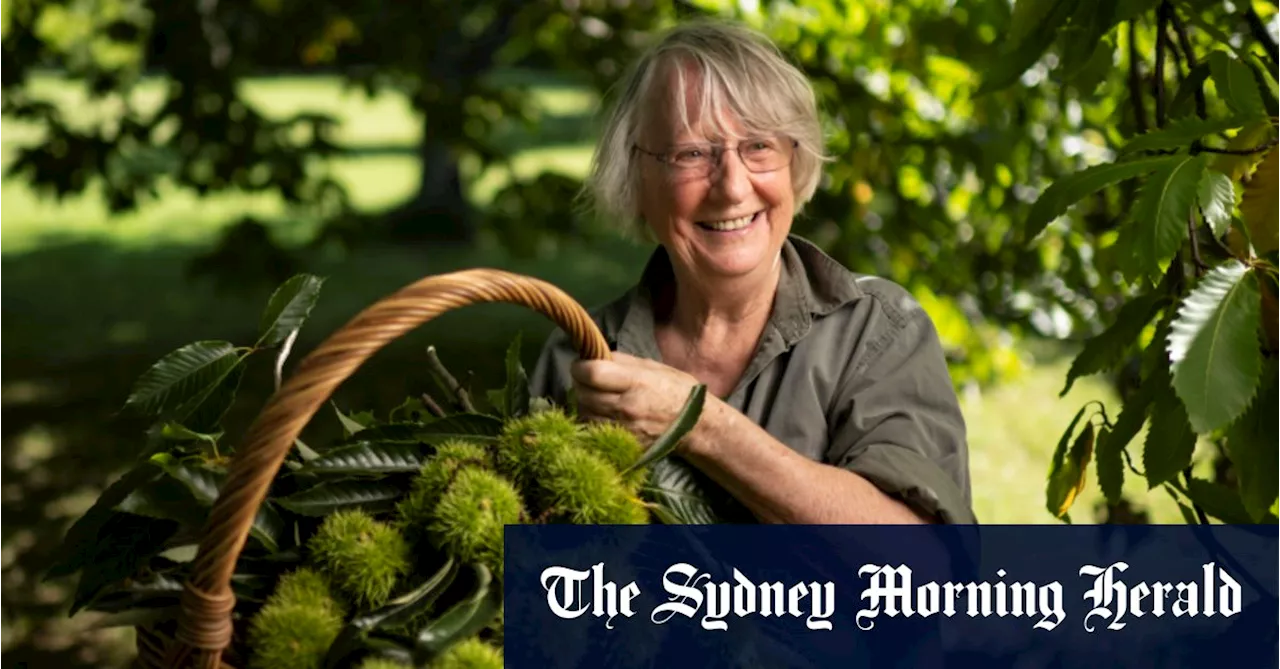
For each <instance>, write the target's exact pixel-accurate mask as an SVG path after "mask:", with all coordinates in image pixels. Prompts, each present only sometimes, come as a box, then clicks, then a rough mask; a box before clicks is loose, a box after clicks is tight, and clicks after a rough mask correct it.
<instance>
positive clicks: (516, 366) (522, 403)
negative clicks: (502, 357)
mask: <svg viewBox="0 0 1280 669" xmlns="http://www.w3.org/2000/svg"><path fill="white" fill-rule="evenodd" d="M502 408H503V411H505V412H506V414H505V415H506V416H507V417H508V418H510V417H512V416H523V415H525V414H526V413H529V375H528V374H527V373H526V372H525V369H524V365H523V364H522V363H521V362H520V334H519V333H516V337H515V339H514V340H513V341H512V342H511V346H510V347H509V348H508V349H507V385H506V388H505V389H504V392H503V407H502Z"/></svg>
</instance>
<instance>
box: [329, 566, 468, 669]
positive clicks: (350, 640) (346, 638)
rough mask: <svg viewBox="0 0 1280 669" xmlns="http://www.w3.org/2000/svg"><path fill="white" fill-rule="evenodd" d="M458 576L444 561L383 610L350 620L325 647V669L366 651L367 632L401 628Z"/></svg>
mask: <svg viewBox="0 0 1280 669" xmlns="http://www.w3.org/2000/svg"><path fill="white" fill-rule="evenodd" d="M457 575H458V563H457V562H456V561H454V559H453V558H448V560H446V562H445V564H444V566H443V567H441V568H440V569H439V570H437V571H436V573H435V574H432V576H431V578H429V579H427V580H426V582H425V583H423V584H422V585H420V586H418V587H416V588H414V589H413V590H411V591H409V592H408V593H406V594H404V595H401V596H400V597H397V598H395V599H393V600H391V601H390V602H389V603H388V604H387V605H386V606H383V607H382V608H380V609H378V610H376V611H373V612H371V613H366V614H364V615H360V616H357V617H355V618H354V619H352V620H351V621H350V622H349V623H347V625H346V626H345V627H344V628H343V630H342V632H341V633H340V634H339V635H338V638H337V640H335V641H334V642H333V644H332V645H330V646H329V653H328V655H326V656H325V661H324V667H325V669H336V668H337V667H340V666H342V665H343V664H344V663H345V662H346V661H347V660H348V658H349V657H350V656H351V654H352V653H353V652H355V651H358V650H362V649H364V648H366V645H365V641H366V639H367V637H368V633H369V632H370V631H373V630H376V629H379V628H384V629H389V628H394V627H400V626H403V625H405V624H407V623H409V622H410V621H412V620H413V619H414V618H415V617H416V616H418V615H420V614H422V613H425V612H426V611H428V610H429V609H430V608H431V605H432V604H434V603H435V601H436V600H437V599H439V597H440V595H441V594H443V593H444V592H445V591H446V590H447V589H448V588H449V586H451V585H453V582H454V579H455V578H456V577H457Z"/></svg>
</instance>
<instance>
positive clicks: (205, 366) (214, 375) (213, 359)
mask: <svg viewBox="0 0 1280 669" xmlns="http://www.w3.org/2000/svg"><path fill="white" fill-rule="evenodd" d="M239 360H240V356H239V353H238V352H237V351H236V349H235V347H234V346H232V345H231V344H230V343H229V342H225V341H201V342H196V343H194V344H188V345H186V346H183V347H182V348H180V349H178V350H176V351H174V352H172V353H170V354H168V355H166V356H164V357H163V358H161V359H160V361H159V362H157V363H156V364H154V365H152V366H151V368H150V369H148V370H147V371H146V372H145V373H143V375H142V377H141V378H139V379H138V382H137V383H136V384H135V385H134V387H133V393H132V394H130V395H129V399H128V400H127V401H126V402H125V406H130V407H136V408H137V409H139V410H140V411H143V412H145V413H148V414H158V413H161V412H164V411H167V410H169V409H171V408H175V407H178V406H180V405H183V404H186V403H188V402H190V401H191V400H192V399H193V398H195V397H197V396H198V395H200V394H202V393H207V391H208V389H209V388H210V387H211V386H214V385H216V384H217V383H220V382H221V381H222V379H224V378H226V376H227V374H229V373H230V372H231V370H232V369H233V368H235V366H236V364H237V363H238V362H239Z"/></svg>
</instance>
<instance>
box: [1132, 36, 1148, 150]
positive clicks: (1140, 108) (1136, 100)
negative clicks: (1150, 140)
mask: <svg viewBox="0 0 1280 669" xmlns="http://www.w3.org/2000/svg"><path fill="white" fill-rule="evenodd" d="M1141 67H1142V56H1141V55H1139V54H1138V22H1137V20H1136V19H1135V20H1133V21H1130V22H1129V101H1130V102H1131V103H1133V123H1134V126H1135V129H1136V130H1137V131H1138V134H1141V133H1144V132H1146V131H1147V110H1146V107H1145V105H1143V104H1142V70H1141Z"/></svg>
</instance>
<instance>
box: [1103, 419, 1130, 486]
mask: <svg viewBox="0 0 1280 669" xmlns="http://www.w3.org/2000/svg"><path fill="white" fill-rule="evenodd" d="M1131 438H1132V437H1131ZM1111 439H1112V433H1111V430H1109V429H1107V428H1105V427H1104V428H1102V429H1100V430H1098V446H1097V449H1096V450H1097V455H1096V456H1095V458H1094V462H1095V463H1096V467H1097V470H1098V487H1099V488H1101V489H1102V494H1103V495H1104V496H1106V498H1107V503H1108V504H1118V503H1119V502H1120V494H1121V491H1122V490H1123V489H1124V453H1123V451H1122V449H1123V446H1119V445H1116V444H1114V443H1112V442H1111Z"/></svg>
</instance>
